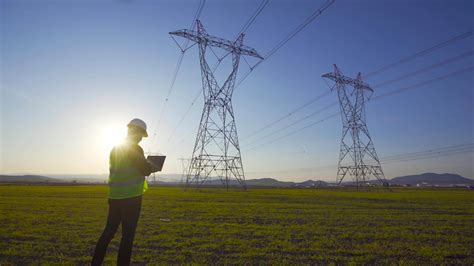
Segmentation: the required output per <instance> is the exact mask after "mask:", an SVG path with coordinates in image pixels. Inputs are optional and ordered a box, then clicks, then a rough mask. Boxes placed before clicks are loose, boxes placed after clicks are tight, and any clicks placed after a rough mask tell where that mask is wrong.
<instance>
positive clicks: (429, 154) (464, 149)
mask: <svg viewBox="0 0 474 266" xmlns="http://www.w3.org/2000/svg"><path fill="white" fill-rule="evenodd" d="M473 151H474V143H464V144H458V145H453V146H445V147H440V148H436V149H429V150H424V151H417V152H410V153H402V154H396V155H390V156H386V157H381V158H380V159H381V161H382V162H383V163H384V164H387V163H397V162H405V161H408V160H422V159H430V158H436V157H445V156H452V155H457V154H463V153H468V152H473ZM336 166H337V165H335V164H333V165H320V166H313V167H303V168H293V169H286V170H280V171H260V172H247V173H248V174H271V173H273V174H276V173H295V172H310V171H313V170H317V169H323V168H334V167H336Z"/></svg>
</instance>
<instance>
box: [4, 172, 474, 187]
mask: <svg viewBox="0 0 474 266" xmlns="http://www.w3.org/2000/svg"><path fill="white" fill-rule="evenodd" d="M97 177H99V178H97ZM105 178H106V175H95V176H91V175H61V176H60V175H55V176H54V177H49V176H41V175H0V182H22V183H71V182H77V183H104V182H105V181H106V179H105ZM180 178H181V175H169V176H168V175H166V176H164V175H161V176H160V177H159V178H158V180H159V181H157V182H156V183H158V184H162V185H176V184H179V183H180ZM149 180H150V179H149ZM388 182H389V183H390V184H394V185H412V186H415V185H427V186H453V185H474V180H472V179H469V178H465V177H462V176H460V175H456V174H436V173H424V174H420V175H410V176H400V177H395V178H393V179H391V180H388ZM370 183H372V184H377V183H378V182H377V181H373V180H372V181H370ZM221 184H222V182H221V180H219V179H213V180H210V181H208V182H206V183H205V185H207V186H217V185H221ZM246 184H247V186H249V187H328V186H335V184H334V183H329V182H325V181H322V180H316V181H314V180H307V181H303V182H286V181H279V180H276V179H274V178H259V179H248V180H246ZM353 184H354V182H352V181H348V182H344V183H343V185H353ZM229 185H230V186H236V185H239V183H238V182H237V181H236V180H231V181H230V182H229Z"/></svg>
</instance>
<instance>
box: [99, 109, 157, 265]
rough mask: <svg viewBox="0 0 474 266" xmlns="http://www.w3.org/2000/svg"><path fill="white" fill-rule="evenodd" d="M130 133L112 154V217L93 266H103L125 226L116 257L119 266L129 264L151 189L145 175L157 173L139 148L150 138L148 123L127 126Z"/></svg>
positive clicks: (137, 122) (137, 121)
mask: <svg viewBox="0 0 474 266" xmlns="http://www.w3.org/2000/svg"><path fill="white" fill-rule="evenodd" d="M127 126H128V134H127V138H126V139H125V141H124V143H122V144H119V145H117V146H115V147H114V148H113V149H112V151H111V152H110V175H109V214H108V217H107V225H106V226H105V229H104V231H103V233H102V235H101V236H100V238H99V241H98V242H97V246H96V248H95V251H94V256H93V258H92V265H101V264H102V261H103V260H104V256H105V253H106V251H107V246H108V245H109V243H110V241H111V240H112V238H113V237H114V234H115V232H116V231H117V228H118V226H119V225H120V224H122V239H121V240H120V247H119V252H118V256H117V265H130V258H131V253H132V246H133V238H134V236H135V230H136V228H137V223H138V219H139V217H140V210H141V205H142V195H143V193H145V191H146V190H147V189H148V185H147V183H146V180H145V176H148V175H150V173H153V172H157V171H158V169H157V168H156V166H155V165H153V164H152V163H151V162H149V161H147V159H145V155H144V153H143V149H142V148H141V147H140V146H139V145H138V143H139V142H140V141H141V140H142V138H143V137H148V134H147V132H146V124H145V122H143V121H142V120H140V119H137V118H136V119H133V120H132V121H130V123H128V125H127Z"/></svg>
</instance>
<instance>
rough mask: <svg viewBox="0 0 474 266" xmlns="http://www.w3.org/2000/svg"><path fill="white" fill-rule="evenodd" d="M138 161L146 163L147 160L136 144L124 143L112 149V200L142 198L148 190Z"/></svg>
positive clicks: (110, 188)
mask: <svg viewBox="0 0 474 266" xmlns="http://www.w3.org/2000/svg"><path fill="white" fill-rule="evenodd" d="M137 161H141V162H144V161H146V159H145V157H144V155H143V150H142V149H141V148H140V146H138V145H136V144H128V143H124V144H121V145H118V146H115V147H114V148H113V149H112V151H111V152H110V175H109V198H110V199H126V198H132V197H136V196H140V195H142V194H143V193H145V191H146V190H147V189H148V184H147V182H146V179H145V174H144V173H143V171H142V170H141V169H140V167H139V164H137ZM148 174H149V173H148ZM148 174H147V175H148Z"/></svg>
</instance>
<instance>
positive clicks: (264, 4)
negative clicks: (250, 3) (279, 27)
mask: <svg viewBox="0 0 474 266" xmlns="http://www.w3.org/2000/svg"><path fill="white" fill-rule="evenodd" d="M268 2H269V1H268V0H263V1H262V2H260V5H259V6H258V8H257V10H255V12H254V13H253V15H252V16H250V18H249V19H248V20H247V22H246V23H245V24H244V26H242V29H241V30H240V31H239V33H238V34H237V37H236V38H238V36H239V35H240V34H242V33H244V32H246V31H247V30H248V29H249V27H250V26H251V25H252V24H253V23H254V21H255V19H256V18H257V17H258V16H259V15H260V13H262V11H263V9H264V8H265V6H267V4H268Z"/></svg>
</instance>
